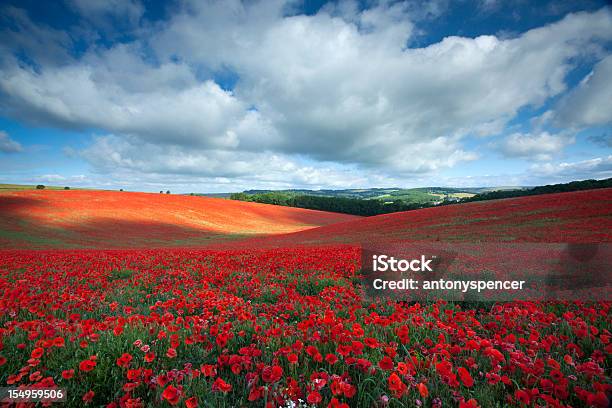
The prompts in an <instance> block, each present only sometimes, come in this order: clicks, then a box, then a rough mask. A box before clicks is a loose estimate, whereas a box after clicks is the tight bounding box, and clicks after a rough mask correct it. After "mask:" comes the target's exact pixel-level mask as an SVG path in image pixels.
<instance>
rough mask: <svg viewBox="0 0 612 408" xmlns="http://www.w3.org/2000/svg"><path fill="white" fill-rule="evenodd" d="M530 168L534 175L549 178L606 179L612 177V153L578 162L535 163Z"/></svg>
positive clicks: (564, 179) (567, 179)
mask: <svg viewBox="0 0 612 408" xmlns="http://www.w3.org/2000/svg"><path fill="white" fill-rule="evenodd" d="M530 170H531V172H532V174H533V175H534V176H538V177H541V178H545V179H548V180H563V181H569V180H580V179H587V178H596V179H604V178H609V177H612V155H611V156H606V157H596V158H593V159H589V160H583V161H578V162H562V163H543V164H535V165H533V166H531V169H530Z"/></svg>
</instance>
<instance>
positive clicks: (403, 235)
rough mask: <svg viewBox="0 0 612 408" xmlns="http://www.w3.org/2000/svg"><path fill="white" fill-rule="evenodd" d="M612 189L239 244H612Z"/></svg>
mask: <svg viewBox="0 0 612 408" xmlns="http://www.w3.org/2000/svg"><path fill="white" fill-rule="evenodd" d="M610 231H612V189H609V188H607V189H598V190H586V191H577V192H570V193H559V194H545V195H538V196H530V197H520V198H511V199H504V200H493V201H481V202H473V203H467V204H460V205H448V206H441V207H433V208H424V209H421V210H415V211H406V212H401V213H393V214H384V215H378V216H375V217H366V218H363V219H359V220H357V221H349V222H344V223H337V224H333V225H328V226H324V227H320V228H313V229H310V230H305V231H301V232H298V233H290V234H283V235H278V236H270V237H264V238H261V239H256V240H253V239H252V240H245V241H238V242H235V243H234V244H236V245H238V246H242V245H244V246H248V247H250V246H253V245H255V246H259V247H262V246H264V247H265V246H283V245H320V244H336V243H345V244H346V243H359V244H365V245H368V244H381V243H397V242H411V241H430V242H436V241H442V242H566V243H567V242H577V243H580V242H610V241H612V233H611V232H610Z"/></svg>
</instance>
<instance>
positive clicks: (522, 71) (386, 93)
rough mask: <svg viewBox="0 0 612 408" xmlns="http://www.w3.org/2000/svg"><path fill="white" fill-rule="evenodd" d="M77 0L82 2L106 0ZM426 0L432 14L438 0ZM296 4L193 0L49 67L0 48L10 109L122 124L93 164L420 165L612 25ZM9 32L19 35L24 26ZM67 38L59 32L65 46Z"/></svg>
mask: <svg viewBox="0 0 612 408" xmlns="http://www.w3.org/2000/svg"><path fill="white" fill-rule="evenodd" d="M71 4H73V5H74V6H75V7H76V8H78V9H79V10H80V12H81V13H82V14H83V15H100V14H105V13H109V12H111V11H112V10H110V9H108V8H107V7H106V5H105V6H104V7H99V6H100V4H102V3H97V2H95V3H89V2H81V1H77V0H73V2H72V3H71ZM126 4H127V5H126V7H128V6H129V9H126V10H127V11H125V12H126V13H128V14H130V15H133V16H135V17H134V18H136V19H138V18H140V17H141V14H139V13H140V12H139V8H138V5H139V3H136V2H129V3H126ZM430 5H431V11H430V12H428V13H429V14H428V15H435V14H436V13H439V10H440V9H442V8H443V7H444V5H443V2H431V4H430ZM292 6H293V3H291V2H284V1H280V0H277V1H270V2H268V1H266V2H255V3H250V2H240V1H237V0H235V1H228V2H185V3H181V5H179V7H177V9H176V12H175V13H174V14H173V15H172V16H171V18H170V19H169V20H168V21H165V22H163V23H162V24H157V25H151V26H142V27H141V29H140V31H139V32H138V39H137V40H135V41H133V42H131V43H123V44H116V45H114V46H112V47H110V48H105V47H101V46H96V45H92V46H90V48H89V49H87V50H86V51H85V52H84V54H83V55H82V56H80V57H78V58H76V59H73V58H72V57H71V58H67V59H65V60H63V61H61V62H58V61H54V60H52V59H50V58H47V59H44V61H43V58H42V57H41V61H42V62H43V63H41V64H40V66H39V67H32V66H28V65H24V64H22V63H20V61H19V60H18V59H17V58H16V57H15V56H14V54H13V53H14V51H15V50H13V49H8V48H7V47H4V48H0V52H1V53H2V54H1V55H0V93H1V94H2V95H3V96H2V101H3V102H5V103H4V104H3V105H5V106H6V107H7V108H6V109H7V112H8V114H10V115H12V116H14V117H18V118H22V119H27V120H30V121H35V122H39V123H46V124H48V123H51V124H54V125H57V126H63V127H70V128H76V129H81V130H82V129H91V128H94V129H96V130H97V133H108V134H113V136H106V137H101V138H97V139H96V140H95V141H94V142H93V145H92V146H91V147H90V148H88V149H85V151H84V152H82V157H85V158H86V159H87V160H88V161H89V162H90V163H92V165H93V166H95V168H96V169H98V170H99V171H102V169H106V171H111V169H112V168H118V169H125V170H126V171H130V172H141V173H142V174H145V173H146V172H154V173H158V174H177V175H188V174H190V175H192V177H213V176H215V175H216V176H221V177H229V178H231V177H235V178H238V177H246V176H247V175H248V174H249V173H250V172H256V173H260V174H261V177H262V178H266V177H267V178H270V179H271V180H276V178H275V177H277V176H276V174H283V171H284V172H285V173H284V174H287V171H289V170H290V171H292V172H295V173H296V174H298V175H299V176H296V177H299V180H296V183H297V182H299V183H313V184H317V183H319V179H323V178H324V177H329V178H330V183H333V182H334V181H333V180H334V178H335V177H344V178H345V179H344V180H345V181H346V182H347V183H351V182H352V181H351V180H352V179H351V177H350V175H351V174H354V172H355V169H357V170H358V171H361V172H362V173H361V175H362V176H364V177H365V176H366V175H372V174H378V173H379V174H396V175H398V176H414V175H415V174H426V173H431V172H437V171H441V170H444V169H446V168H450V167H453V166H456V165H458V164H459V163H462V162H465V161H472V160H476V159H477V158H478V155H477V154H476V153H475V152H474V151H471V150H470V149H467V148H466V147H465V146H464V140H465V138H467V137H470V136H471V135H477V136H481V137H486V136H487V135H492V134H497V133H499V132H500V131H501V130H502V129H503V128H504V127H505V125H506V124H507V122H508V121H509V120H510V119H512V118H513V117H515V115H516V113H517V112H518V110H519V109H521V108H523V107H526V106H536V107H538V106H541V105H542V104H543V103H544V102H546V101H547V100H549V99H550V98H551V97H553V96H557V95H559V94H561V93H562V92H564V91H565V90H566V87H567V86H566V83H565V75H566V74H567V73H568V71H569V70H570V69H571V68H572V67H573V66H574V64H575V61H576V60H577V59H579V58H581V57H584V56H585V55H600V53H601V52H603V51H602V48H601V47H600V46H599V43H600V42H601V41H602V40H603V41H609V40H612V13H611V11H610V9H607V8H604V9H602V10H600V11H598V12H595V13H577V14H573V15H568V16H567V17H565V18H564V19H563V20H561V21H559V22H557V23H554V24H550V25H547V26H544V27H541V28H537V29H534V30H531V31H528V32H526V33H523V34H522V35H519V36H517V37H515V38H512V39H502V38H498V37H496V36H480V37H477V38H464V37H447V38H445V39H443V40H442V41H440V42H438V43H436V44H432V45H430V46H427V47H423V48H409V46H408V45H409V44H410V43H411V40H412V39H413V37H414V35H415V28H414V24H413V20H414V19H416V18H419V17H421V18H423V16H419V17H417V16H416V15H415V9H414V7H412V6H411V3H391V2H381V3H377V4H376V6H375V7H372V8H370V9H368V10H364V11H359V8H357V7H356V6H355V3H352V2H342V3H341V4H339V5H337V6H327V7H324V8H323V9H322V10H321V11H320V12H319V13H317V14H315V15H312V16H306V15H291V14H290V13H288V10H290V9H291V7H292ZM119 9H120V8H117V9H116V10H115V11H119ZM21 17H22V20H23V22H22V27H29V25H31V22H29V21H28V20H27V19H26V17H25V16H23V15H22V16H21ZM39 30H43V31H42V32H44V30H47V31H49V32H52V33H54V32H53V31H52V30H51V29H49V28H46V29H44V28H39ZM10 35H11V38H12V39H13V40H12V41H11V43H10V44H16V43H17V42H18V41H17V38H25V37H27V33H26V32H21V35H19V33H18V32H14V31H10ZM62 41H65V39H64V38H57V40H56V41H55V43H57V44H61V45H59V47H62V48H69V45H65V44H64V43H63V42H62ZM20 44H21V45H20V46H21V48H25V49H26V50H29V49H34V48H35V47H34V45H33V44H28V43H24V42H23V41H22V43H20ZM597 69H599V68H597ZM597 69H596V73H595V74H594V75H593V77H595V76H596V75H597ZM223 72H231V73H235V74H236V75H237V76H238V78H239V79H238V82H237V84H236V87H235V89H233V90H232V91H228V90H225V89H224V88H223V85H224V84H223V83H222V82H223V81H221V80H218V82H219V83H217V82H215V80H214V79H215V77H216V76H217V75H218V74H220V73H223ZM567 143H569V142H568V139H564V138H560V137H557V136H554V135H549V134H546V133H539V134H528V135H516V136H512V137H510V138H509V139H508V140H506V141H505V143H504V144H503V145H502V146H501V149H502V151H504V152H506V154H508V155H514V156H521V157H526V156H533V155H534V154H533V153H535V156H536V157H537V158H540V159H548V158H551V157H553V156H554V155H555V154H557V153H558V152H560V151H561V149H562V148H563V146H564V145H566V144H567ZM274 158H277V159H274ZM275 160H278V162H277V161H275ZM281 162H286V163H290V164H293V165H295V166H296V167H295V168H290V169H283V166H281V164H280V163H281ZM332 162H333V163H335V164H334V165H333V166H331V167H330V166H328V163H332ZM262 163H264V164H265V165H262ZM304 163H309V164H304ZM326 169H327V170H326ZM308 172H310V174H312V175H311V176H307V175H306V174H307V173H308ZM332 173H333V174H332ZM300 174H301V175H300ZM285 177H286V176H285Z"/></svg>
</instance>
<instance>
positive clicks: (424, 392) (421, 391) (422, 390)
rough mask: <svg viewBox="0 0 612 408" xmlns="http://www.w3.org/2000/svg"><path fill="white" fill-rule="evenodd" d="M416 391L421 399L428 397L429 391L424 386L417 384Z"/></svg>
mask: <svg viewBox="0 0 612 408" xmlns="http://www.w3.org/2000/svg"><path fill="white" fill-rule="evenodd" d="M417 389H418V390H419V394H421V397H423V398H427V396H428V395H429V390H428V389H427V386H426V385H425V384H423V383H419V384H418V385H417Z"/></svg>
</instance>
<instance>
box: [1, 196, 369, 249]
mask: <svg viewBox="0 0 612 408" xmlns="http://www.w3.org/2000/svg"><path fill="white" fill-rule="evenodd" d="M358 218H359V217H355V216H350V215H344V214H335V213H327V212H322V211H312V210H303V209H298V208H289V207H277V206H272V205H265V204H256V203H245V202H239V201H230V200H223V199H215V198H207V197H191V196H181V195H168V194H151V193H128V192H117V191H73V190H67V191H48V190H42V191H37V190H33V191H14V192H6V193H2V194H0V248H54V247H57V248H76V247H103V248H117V247H142V246H149V247H155V246H194V245H202V244H206V243H210V242H211V241H213V242H218V241H219V240H227V239H236V238H237V237H242V236H244V235H253V234H256V235H260V234H279V233H288V232H294V231H300V230H304V229H308V228H313V227H318V226H321V225H328V224H332V223H336V222H343V221H349V220H354V219H358Z"/></svg>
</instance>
